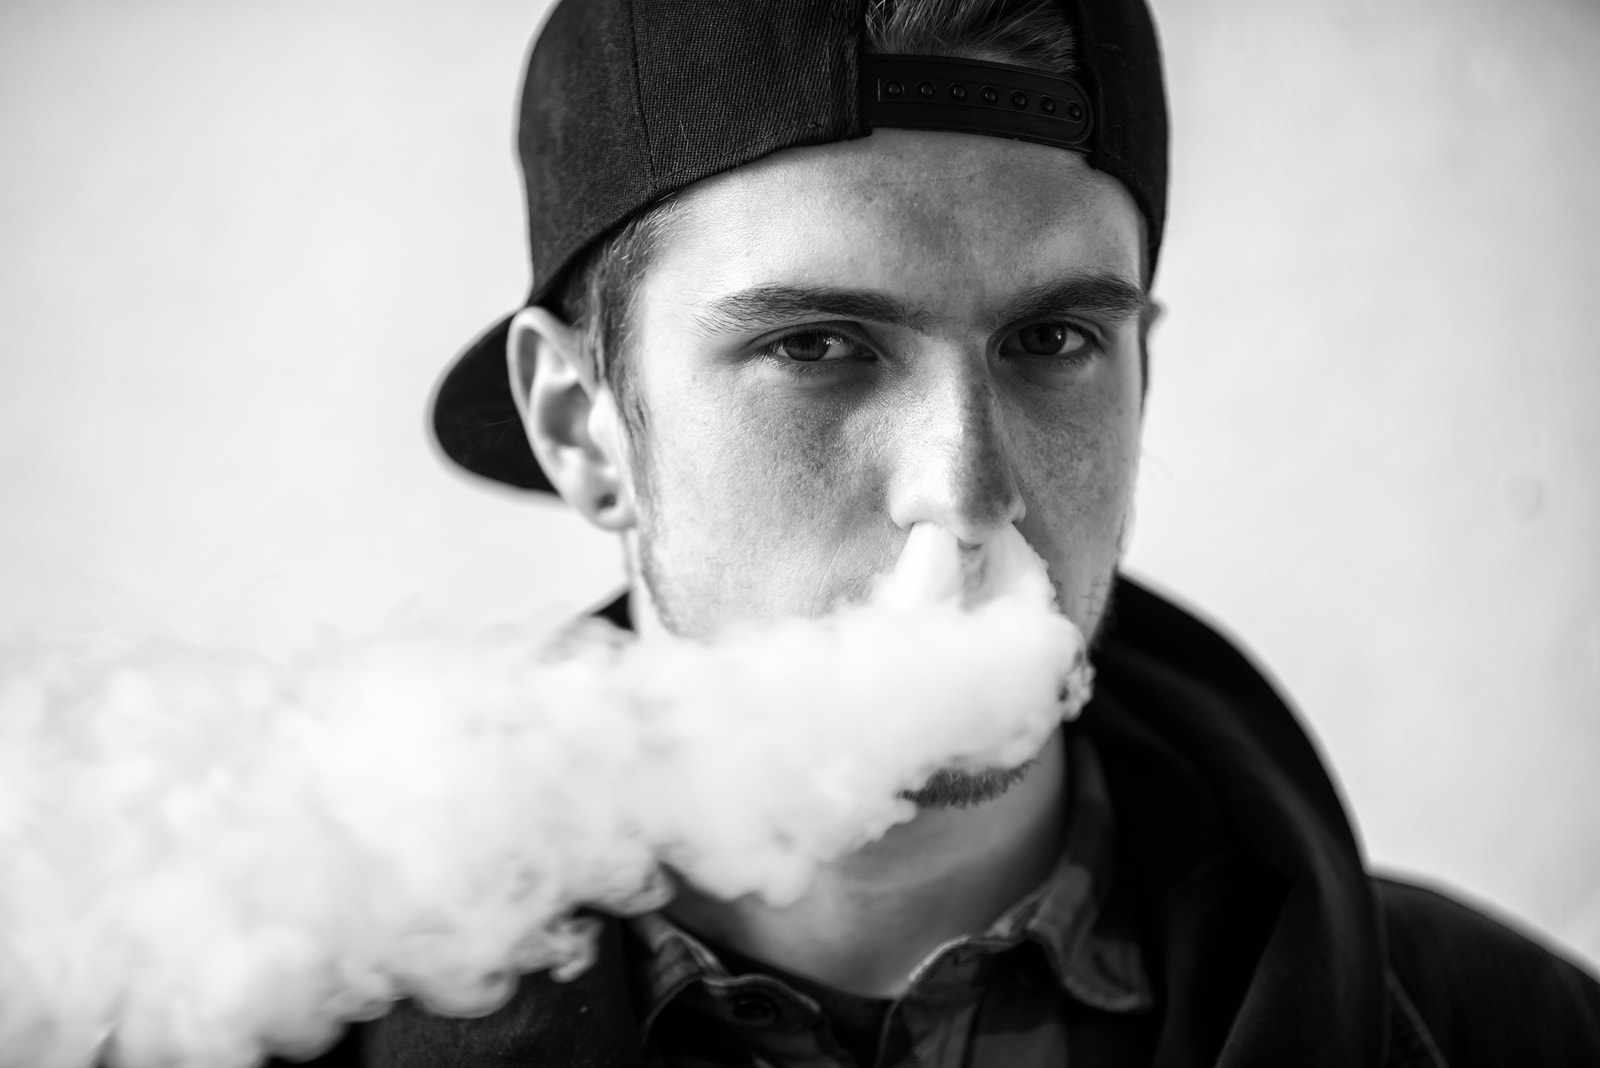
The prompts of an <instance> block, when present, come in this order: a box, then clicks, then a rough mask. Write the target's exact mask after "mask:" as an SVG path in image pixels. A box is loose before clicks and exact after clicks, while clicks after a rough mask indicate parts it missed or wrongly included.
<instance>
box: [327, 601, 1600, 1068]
mask: <svg viewBox="0 0 1600 1068" xmlns="http://www.w3.org/2000/svg"><path fill="white" fill-rule="evenodd" d="M1113 605H1114V612H1113V618H1112V619H1111V621H1110V623H1109V624H1108V625H1107V627H1106V630H1105V633H1104V634H1103V635H1102V637H1101V641H1100V644H1099V646H1098V648H1097V652H1096V656H1095V664H1096V669H1097V679H1096V696H1095V699H1094V701H1093V702H1092V703H1091V704H1090V705H1089V706H1088V708H1086V709H1085V711H1084V714H1083V716H1082V718H1081V720H1080V721H1079V725H1078V727H1077V729H1081V730H1083V731H1085V732H1087V734H1088V735H1089V736H1090V737H1091V738H1092V739H1093V740H1094V742H1095V744H1096V745H1097V747H1098V749H1099V752H1100V756H1101V761H1102V763H1103V765H1104V768H1105V772H1106V777H1107V780H1108V782H1109V784H1110V787H1111V792H1112V804H1113V810H1114V811H1115V812H1116V816H1117V828H1118V858H1117V867H1116V870H1117V872H1118V880H1119V883H1120V882H1122V881H1123V880H1125V879H1126V880H1129V884H1128V890H1129V891H1130V892H1131V893H1132V894H1133V896H1134V899H1135V901H1136V903H1137V909H1138V912H1139V914H1140V916H1141V917H1142V925H1143V929H1142V938H1143V940H1144V942H1145V946H1146V954H1147V956H1146V960H1147V962H1148V963H1149V965H1150V968H1151V972H1152V979H1153V981H1154V984H1155V989H1156V994H1157V1012H1158V1014H1159V1025H1158V1036H1157V1039H1156V1047H1155V1056H1154V1061H1153V1064H1154V1065H1156V1066H1159V1068H1180V1066H1190V1065H1193V1066H1202V1065H1206V1066H1209V1065H1216V1066H1219V1068H1245V1066H1258V1065H1259V1066H1295V1068H1318V1066H1328V1068H1333V1066H1336V1065H1337V1066H1354V1065H1372V1066H1379V1065H1391V1066H1400V1065H1428V1066H1443V1065H1448V1066H1450V1068H1471V1066H1477V1065H1484V1066H1487V1065H1589V1066H1600V984H1597V983H1596V982H1595V980H1594V979H1593V978H1591V977H1590V976H1588V975H1587V974H1585V973H1584V972H1582V971H1581V970H1579V969H1578V968H1576V967H1574V966H1573V965H1572V964H1570V963H1568V962H1567V961H1565V960H1563V959H1561V958H1560V957H1558V956H1556V955H1554V954H1552V953H1550V952H1549V951H1548V950H1546V949H1544V948H1542V947H1541V946H1539V945H1537V944H1536V943H1534V942H1532V941H1531V940H1529V939H1527V938H1525V937H1524V936H1522V935H1520V934H1517V933H1515V932H1514V931H1512V930H1511V929H1510V928H1508V927H1506V926H1503V925H1501V924H1499V923H1497V922H1495V921H1492V920H1490V919H1488V918H1486V917H1484V916H1482V915H1481V914H1479V913H1477V912H1474V911H1472V910H1470V909H1468V908H1466V907H1465V906H1462V905H1460V904H1458V903H1456V902H1454V901H1452V900H1451V899H1449V898H1447V897H1445V896H1443V895H1440V894H1436V893H1433V892H1431V891H1428V890H1423V889H1420V888H1418V887H1414V886H1408V885H1406V884H1403V883H1398V882H1395V881H1392V880H1387V879H1382V878H1375V877H1372V876H1370V875H1369V874H1368V872H1367V869H1366V866H1365V864H1364V863H1363V860H1362V856H1361V852H1360V848H1359V846H1358V844H1357V842H1356V839H1355V835H1354V833H1353V832H1352V830H1351V827H1350V823H1349V820H1348V818H1347V817H1346V815H1345V812H1344V808H1343V805H1342V804H1341V803H1340V800H1339V797H1338V794H1337V792H1336V791H1335V789H1334V787H1333V784H1332V783H1331V782H1330V781H1329V778H1328V775H1327V773H1326V771H1325V770H1324V768H1323V766H1322V762H1321V760H1320V759H1319V758H1318V755H1317V752H1316V750H1315V748H1314V747H1313V746H1312V744H1311V741H1310V740H1309V739H1308V738H1307V737H1306V734H1305V732H1304V731H1303V730H1302V729H1301V728H1300V726H1299V724H1298V723H1297V722H1296V721H1295V718H1294V715H1293V713H1291V712H1290V710H1289V708H1288V707H1287V705H1286V704H1285V703H1284V701H1283V699H1282V698H1281V697H1279V695H1278V694H1277V693H1276V692H1275V691H1274V690H1273V688H1272V686H1271V684H1270V683H1268V682H1267V681H1266V679H1264V678H1263V677H1262V675H1261V673H1260V672H1258V671H1257V670H1256V669H1255V668H1254V667H1252V666H1251V664H1250V663H1249V662H1248V661H1247V660H1246V659H1245V658H1244V656H1243V655H1241V654H1240V653H1239V651H1238V650H1236V649H1235V648H1234V647H1233V646H1232V645H1231V644H1229V643H1228V642H1227V641H1226V640H1225V639H1224V638H1222V637H1221V636H1220V635H1219V634H1217V633H1216V632H1215V631H1213V630H1212V629H1211V628H1210V627H1208V626H1206V625H1205V624H1204V623H1201V622H1200V621H1199V620H1197V619H1196V618H1194V617H1193V616H1192V615H1189V614H1188V613H1186V612H1184V611H1183V610H1181V609H1179V608H1177V607H1176V606H1174V605H1173V604H1171V603H1169V602H1168V601H1166V600H1163V599H1162V598H1160V597H1158V596H1157V595H1155V594H1153V593H1151V592H1150V591H1148V590H1146V589H1144V588H1143V587H1141V586H1139V585H1137V584H1135V583H1134V582H1132V581H1129V580H1127V579H1125V578H1123V579H1119V582H1118V587H1117V591H1116V596H1115V598H1114V600H1113ZM603 614H605V615H607V616H608V617H610V618H612V619H613V620H614V621H617V622H621V623H624V624H625V622H626V608H625V604H624V602H622V601H618V602H616V603H614V604H612V605H611V606H609V607H608V608H607V609H606V610H605V612H604V613H603ZM622 953H623V950H622V939H621V936H620V928H619V926H618V924H617V923H616V922H615V921H608V924H607V926H606V930H605V934H604V936H603V939H602V948H601V954H600V959H599V961H598V963H597V964H596V965H595V966H594V967H593V968H591V969H590V970H589V971H588V972H586V973H585V974H584V975H583V976H581V977H579V978H578V979H576V980H574V981H572V982H570V983H564V984H563V983H556V982H554V981H552V980H550V979H549V978H547V977H545V976H530V977H528V978H526V979H524V981H523V982H522V984H521V986H520V987H519V989H518V991H517V993H516V995H515V997H514V998H513V1000H512V1001H511V1003H510V1004H508V1005H507V1006H506V1007H505V1008H503V1009H501V1010H500V1011H499V1012H497V1013H495V1014H493V1015H491V1016H488V1017H485V1018H482V1019H478V1020H453V1019H447V1018H442V1017H436V1016H433V1015H431V1014H429V1013H427V1012H425V1011H423V1010H421V1009H418V1008H416V1007H413V1006H411V1005H409V1004H407V1005H402V1006H400V1007H399V1008H397V1009H396V1011H395V1012H393V1013H391V1014H390V1015H389V1016H387V1017H385V1018H384V1019H383V1020H380V1021H377V1022H375V1023H371V1024H367V1025H364V1026H362V1027H360V1028H357V1029H355V1030H353V1031H352V1032H351V1033H350V1034H349V1035H347V1036H346V1037H345V1039H344V1040H343V1041H342V1042H341V1043H340V1045H339V1046H338V1047H337V1048H336V1049H334V1050H332V1051H330V1052H329V1054H328V1055H327V1056H326V1057H324V1058H323V1059H322V1060H320V1061H318V1062H317V1063H318V1064H319V1065H322V1066H323V1068H344V1066H347V1065H356V1064H364V1065H369V1066H374V1068H441V1066H454V1068H489V1066H512V1065H517V1066H530V1068H531V1066H539V1068H544V1066H557V1065H560V1066H572V1068H600V1066H610V1065H637V1064H639V1063H640V1061H639V1056H640V1055H639V1042H640V1034H639V1027H638V1023H637V1018H636V1014H635V1011H634V1008H633V1005H632V1003H631V995H630V991H629V983H628V973H627V966H626V961H624V960H623V959H622ZM1086 1068H1092V1066H1086Z"/></svg>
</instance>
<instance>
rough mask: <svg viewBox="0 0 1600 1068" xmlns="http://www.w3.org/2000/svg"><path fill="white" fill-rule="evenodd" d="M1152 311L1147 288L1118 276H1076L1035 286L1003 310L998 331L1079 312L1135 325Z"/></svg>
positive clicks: (1109, 320)
mask: <svg viewBox="0 0 1600 1068" xmlns="http://www.w3.org/2000/svg"><path fill="white" fill-rule="evenodd" d="M1149 307H1150V298H1149V297H1147V296H1145V292H1144V288H1143V287H1142V286H1139V285H1136V284H1134V283H1133V282H1130V281H1128V280H1127V279H1125V278H1122V277H1120V276H1118V275H1115V274H1102V273H1094V274H1075V275H1070V276H1068V277H1066V278H1060V279H1057V280H1056V281H1054V282H1046V283H1045V284H1043V285H1039V286H1034V287H1033V288H1032V289H1029V290H1027V291H1026V292H1024V293H1023V294H1022V295H1021V296H1019V297H1017V298H1016V299H1015V300H1013V301H1011V303H1009V304H1007V305H1006V306H1005V307H1004V308H1002V309H1001V311H1000V314H999V315H998V316H996V317H995V323H994V325H995V329H997V330H998V329H1001V328H1003V327H1006V326H1009V325H1010V324H1012V323H1015V322H1021V321H1023V320H1025V319H1042V318H1045V317H1046V316H1049V315H1059V314H1061V313H1062V312H1077V313H1079V314H1082V315H1087V316H1090V317H1092V318H1098V319H1104V320H1106V321H1107V322H1110V323H1126V322H1132V321H1133V320H1135V319H1138V318H1140V317H1141V316H1143V315H1144V314H1145V312H1146V311H1147V310H1148V309H1149Z"/></svg>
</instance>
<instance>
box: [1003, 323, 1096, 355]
mask: <svg viewBox="0 0 1600 1068" xmlns="http://www.w3.org/2000/svg"><path fill="white" fill-rule="evenodd" d="M1088 348H1089V339H1088V338H1087V337H1085V336H1084V335H1083V332H1082V331H1080V330H1078V329H1076V328H1075V327H1073V326H1071V325H1070V324H1068V323H1035V324H1033V325H1032V326H1025V327H1023V328H1022V329H1021V330H1018V331H1017V332H1016V333H1014V334H1009V335H1007V337H1006V338H1005V340H1004V341H1002V342H1001V343H1000V351H1001V352H1003V353H1005V354H1007V355H1009V356H1081V355H1085V354H1086V353H1087V351H1088Z"/></svg>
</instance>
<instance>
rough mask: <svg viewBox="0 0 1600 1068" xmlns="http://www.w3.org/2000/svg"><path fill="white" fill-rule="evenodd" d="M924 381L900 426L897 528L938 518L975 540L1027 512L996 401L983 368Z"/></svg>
mask: <svg viewBox="0 0 1600 1068" xmlns="http://www.w3.org/2000/svg"><path fill="white" fill-rule="evenodd" d="M929 378H930V379H931V381H928V382H924V383H923V384H922V385H923V389H921V390H919V391H918V392H919V394H920V395H919V396H918V397H917V400H916V401H915V402H913V404H912V407H911V408H910V409H909V410H907V411H904V412H903V414H904V415H905V416H906V418H905V419H904V420H902V421H901V423H900V426H899V427H898V428H897V429H898V433H897V435H896V440H895V443H894V449H895V456H894V459H893V463H892V471H891V474H890V484H889V515H890V518H891V519H893V520H894V522H895V525H897V526H899V527H901V528H902V529H907V530H909V529H910V527H911V525H912V524H913V523H919V522H931V523H938V524H939V525H941V526H943V527H945V528H946V529H948V530H949V531H950V532H951V533H953V534H955V535H956V537H958V538H960V539H961V540H962V541H964V542H967V543H968V544H973V545H976V544H980V543H982V542H984V541H986V540H988V539H989V538H990V537H991V536H993V535H994V534H995V533H996V532H997V531H999V530H1000V529H1002V528H1003V527H1005V526H1006V525H1007V524H1008V523H1015V522H1017V521H1018V520H1019V519H1021V518H1022V515H1023V511H1024V505H1023V500H1022V492H1021V490H1020V489H1019V488H1018V486H1017V480H1016V477H1015V473H1014V471H1013V469H1012V462H1011V449H1010V446H1009V444H1008V442H1007V439H1006V427H1005V420H1004V415H1003V411H1002V408H1001V404H1000V398H999V397H998V396H997V395H996V393H995V388H994V383H993V381H992V380H991V378H990V375H989V371H988V369H987V368H986V367H983V366H977V367H974V366H970V365H968V366H963V367H960V368H953V369H950V370H948V372H946V373H937V374H935V373H930V375H929Z"/></svg>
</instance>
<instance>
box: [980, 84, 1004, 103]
mask: <svg viewBox="0 0 1600 1068" xmlns="http://www.w3.org/2000/svg"><path fill="white" fill-rule="evenodd" d="M978 95H979V96H981V97H983V102H984V103H985V104H993V103H994V102H995V101H997V100H999V99H1000V94H999V93H997V92H996V91H995V88H994V86H992V85H986V86H984V87H983V92H981V93H979V94H978Z"/></svg>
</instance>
